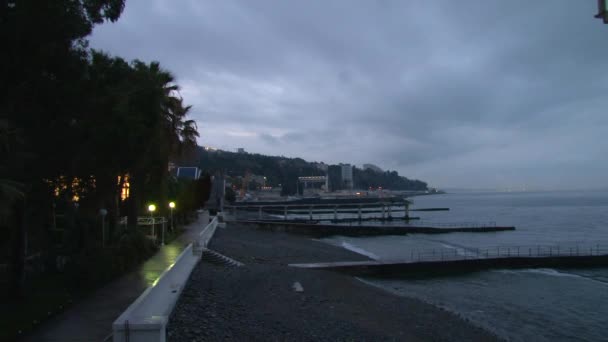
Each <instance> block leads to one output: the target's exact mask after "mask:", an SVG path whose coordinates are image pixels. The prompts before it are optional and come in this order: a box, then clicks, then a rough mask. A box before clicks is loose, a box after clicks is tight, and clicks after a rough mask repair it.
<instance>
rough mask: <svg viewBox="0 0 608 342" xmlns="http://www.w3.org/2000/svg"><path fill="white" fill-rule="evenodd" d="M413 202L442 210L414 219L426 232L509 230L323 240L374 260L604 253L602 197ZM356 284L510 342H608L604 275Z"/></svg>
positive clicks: (530, 273) (503, 275)
mask: <svg viewBox="0 0 608 342" xmlns="http://www.w3.org/2000/svg"><path fill="white" fill-rule="evenodd" d="M413 201H414V204H413V205H412V208H413V209H415V208H441V207H447V208H449V209H450V210H449V211H433V212H424V211H415V212H414V211H413V212H412V213H411V214H412V215H414V214H415V216H419V217H420V222H424V223H425V225H426V224H437V225H450V224H454V223H461V222H467V223H475V222H479V223H483V224H485V223H488V222H492V223H493V222H495V223H496V225H499V226H514V227H515V228H516V230H515V231H504V232H492V233H449V234H436V235H427V234H410V235H407V236H378V237H341V236H340V237H338V236H334V237H330V238H326V239H324V241H325V242H328V243H331V244H334V245H338V246H342V247H344V248H348V249H351V250H353V251H355V252H358V253H362V254H365V255H368V256H369V257H371V258H373V259H379V260H390V259H393V260H394V259H406V258H407V257H408V256H411V255H412V253H413V251H419V250H432V249H438V250H439V249H441V250H446V249H454V250H463V249H464V250H467V249H468V250H476V249H484V248H496V247H501V248H509V249H511V248H512V250H513V251H515V250H516V248H517V247H518V246H554V247H556V248H557V246H580V248H581V249H584V248H588V247H589V246H591V247H590V248H593V246H602V245H603V246H604V247H606V246H608V191H554V192H457V193H447V194H440V195H430V196H419V197H414V198H413ZM414 224H415V223H414ZM570 248H572V247H570ZM562 253H563V250H562ZM361 280H362V281H364V282H366V283H369V284H370V285H374V286H378V287H381V288H383V289H385V290H387V291H390V292H392V293H395V294H398V295H401V296H407V297H414V298H418V299H420V300H423V301H425V302H428V303H430V304H433V305H436V306H439V307H442V308H444V309H446V310H449V311H452V312H454V313H456V314H458V315H460V316H462V317H463V318H466V319H468V320H469V321H471V322H472V323H473V324H476V325H478V326H480V327H483V328H485V329H487V330H490V331H492V332H493V333H495V334H496V335H498V336H499V337H501V338H504V339H506V340H510V341H608V267H606V268H580V269H572V268H570V269H553V268H534V269H492V270H486V271H478V272H473V273H463V274H450V275H445V274H443V275H437V276H432V275H431V276H429V275H428V274H427V275H425V276H424V277H422V276H419V277H416V276H404V277H392V278H390V279H388V278H386V279H382V278H362V279H361Z"/></svg>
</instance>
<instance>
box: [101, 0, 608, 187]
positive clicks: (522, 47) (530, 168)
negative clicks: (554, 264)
mask: <svg viewBox="0 0 608 342" xmlns="http://www.w3.org/2000/svg"><path fill="white" fill-rule="evenodd" d="M596 13H597V2H596V1H595V0H576V1H574V0H539V1H529V0H510V1H499V0H494V1H488V0H459V1H453V0H435V1H428V0H395V1H390V0H377V1H371V0H370V1H367V0H343V1H326V0H324V1H321V0H311V1H296V0H288V1H285V0H274V1H270V0H268V1H267V0H256V1H249V0H241V1H235V0H221V1H217V0H210V1H207V0H127V4H126V8H125V11H124V12H123V15H122V16H121V18H120V19H119V20H118V21H117V22H115V23H107V24H103V25H100V26H98V27H96V28H95V30H94V32H93V35H92V36H91V37H90V46H91V47H92V48H95V49H99V50H103V51H106V52H108V53H110V54H113V55H118V56H121V57H123V58H126V59H129V60H131V59H136V58H137V59H140V60H143V61H146V62H150V61H159V62H160V63H161V66H163V67H164V68H165V69H167V70H169V71H171V72H173V74H174V75H175V76H176V78H177V83H178V84H179V85H180V86H181V90H180V94H181V96H182V97H183V98H184V101H185V102H186V103H187V104H191V105H192V106H193V108H192V111H191V116H192V118H193V119H195V120H196V122H197V124H198V128H199V132H200V135H201V136H200V139H199V144H200V145H204V146H212V147H216V148H221V149H224V150H231V151H234V150H236V148H238V147H243V148H245V150H246V151H248V152H253V153H262V154H268V155H283V156H288V157H301V158H303V159H306V160H308V161H319V162H321V161H323V162H325V163H339V162H342V163H351V164H355V165H361V164H363V163H372V164H376V165H378V166H380V167H381V168H383V169H390V170H396V171H398V172H399V173H400V174H402V175H404V176H406V177H408V178H415V179H421V180H424V181H426V182H428V183H429V185H430V186H434V187H439V188H451V187H452V188H453V187H458V188H480V189H481V188H485V189H507V188H512V189H521V188H524V187H525V188H527V189H529V190H532V189H543V190H555V189H588V188H608V158H607V152H608V140H607V139H606V138H605V134H606V133H607V132H608V115H607V113H606V109H607V108H608V97H607V96H606V95H605V94H608V77H605V75H606V74H608V25H604V24H603V23H602V21H601V20H598V19H595V18H594V17H593V16H594V15H595V14H596Z"/></svg>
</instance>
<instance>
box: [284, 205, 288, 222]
mask: <svg viewBox="0 0 608 342" xmlns="http://www.w3.org/2000/svg"><path fill="white" fill-rule="evenodd" d="M283 209H284V210H283V220H285V221H287V206H285V207H283Z"/></svg>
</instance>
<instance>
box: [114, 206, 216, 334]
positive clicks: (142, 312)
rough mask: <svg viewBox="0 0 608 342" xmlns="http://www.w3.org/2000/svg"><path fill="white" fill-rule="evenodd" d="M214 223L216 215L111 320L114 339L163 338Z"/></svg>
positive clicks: (214, 226) (213, 230)
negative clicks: (156, 277) (171, 261)
mask: <svg viewBox="0 0 608 342" xmlns="http://www.w3.org/2000/svg"><path fill="white" fill-rule="evenodd" d="M207 217H208V216H207ZM217 224H218V218H217V217H215V218H213V220H212V221H211V222H209V223H208V224H206V225H205V227H204V228H203V230H202V231H201V232H200V234H199V235H198V237H197V238H196V240H195V241H194V242H193V243H191V244H189V245H188V246H187V247H186V248H185V249H184V251H183V252H182V253H181V254H180V255H179V256H178V257H177V259H176V260H175V262H174V263H173V264H172V265H171V266H169V267H168V268H167V269H166V270H165V271H164V272H163V273H162V274H161V275H160V277H158V279H156V281H155V282H154V283H153V284H152V286H150V287H148V288H147V289H146V290H145V291H144V292H143V293H142V294H141V295H140V296H139V297H138V298H137V299H136V300H135V301H134V302H133V303H132V304H131V305H129V307H128V308H127V310H125V311H124V312H123V313H122V314H121V315H120V316H119V317H118V318H117V319H116V320H115V321H114V323H113V324H112V330H113V340H114V342H144V341H146V342H147V341H161V342H164V341H166V328H167V323H168V320H169V316H170V315H171V311H173V308H174V306H175V303H177V300H178V299H179V295H180V294H181V292H182V290H183V288H184V286H185V285H186V283H187V281H188V278H189V277H190V273H191V272H192V270H193V269H194V267H195V266H196V265H197V264H198V262H199V261H200V258H201V255H202V250H203V249H204V247H206V246H207V245H208V243H209V241H210V240H211V238H212V237H213V234H214V233H215V230H216V228H217Z"/></svg>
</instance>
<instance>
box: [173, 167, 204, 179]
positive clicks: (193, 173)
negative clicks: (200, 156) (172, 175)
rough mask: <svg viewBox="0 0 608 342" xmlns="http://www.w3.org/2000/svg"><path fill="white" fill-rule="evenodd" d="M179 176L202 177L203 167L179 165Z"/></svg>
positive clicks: (183, 177)
mask: <svg viewBox="0 0 608 342" xmlns="http://www.w3.org/2000/svg"><path fill="white" fill-rule="evenodd" d="M176 176H177V178H182V179H192V180H197V179H199V178H200V177H201V169H199V168H198V167H194V166H192V167H190V166H188V167H178V168H177V174H176Z"/></svg>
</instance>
